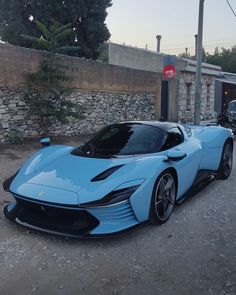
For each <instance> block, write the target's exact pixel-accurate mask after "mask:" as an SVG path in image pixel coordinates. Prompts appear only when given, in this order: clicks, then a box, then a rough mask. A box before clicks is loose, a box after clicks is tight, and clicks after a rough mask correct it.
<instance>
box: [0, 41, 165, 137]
mask: <svg viewBox="0 0 236 295" xmlns="http://www.w3.org/2000/svg"><path fill="white" fill-rule="evenodd" d="M44 54H45V53H44V52H41V51H37V50H32V49H26V48H21V47H17V46H11V45H5V44H0V64H1V71H0V142H7V141H8V140H9V137H10V135H11V134H12V132H15V130H17V132H18V131H19V132H20V133H21V134H23V135H24V136H27V137H28V136H38V135H40V134H41V133H42V132H43V131H42V130H41V128H40V122H39V118H38V117H37V114H35V115H33V116H32V115H29V112H28V106H27V104H26V102H25V99H24V95H25V92H26V91H27V78H26V77H27V75H28V74H30V73H34V72H36V71H37V69H38V68H39V65H40V61H41V60H42V58H43V55H44ZM61 58H62V59H63V60H64V62H65V64H67V65H69V68H70V70H69V74H70V75H72V77H73V81H72V83H70V87H73V89H74V91H73V93H72V94H71V95H70V97H69V99H70V100H71V101H74V102H76V103H77V104H79V105H80V106H81V108H83V110H84V118H83V119H81V120H72V121H71V122H70V124H68V125H65V126H62V125H61V124H59V123H56V122H51V126H50V134H52V135H78V134H92V133H94V132H95V131H97V130H98V129H100V128H101V127H103V126H104V125H106V124H108V123H113V122H117V121H123V120H152V119H156V118H158V116H159V109H158V106H159V104H160V103H159V101H160V95H161V94H160V91H161V75H160V74H158V73H154V72H148V71H142V70H135V69H128V68H125V67H120V66H114V65H109V64H104V63H101V62H96V61H89V60H85V59H79V58H72V57H65V56H61Z"/></svg>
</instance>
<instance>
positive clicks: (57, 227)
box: [4, 199, 100, 236]
mask: <svg viewBox="0 0 236 295" xmlns="http://www.w3.org/2000/svg"><path fill="white" fill-rule="evenodd" d="M5 211H7V214H5V216H6V217H7V218H8V219H10V220H13V218H12V217H13V216H14V220H15V221H17V220H19V222H20V223H22V224H23V225H24V224H28V226H29V227H30V226H32V227H37V228H40V229H42V230H45V231H53V232H58V234H60V233H61V234H64V235H69V236H70V235H72V236H81V235H85V234H88V233H89V232H91V231H92V230H93V229H95V228H96V227H97V226H98V225H99V223H100V222H99V220H98V219H97V218H96V217H94V216H93V215H92V214H91V213H89V212H88V211H86V210H72V209H65V208H57V207H52V206H47V205H40V204H37V203H32V202H29V201H25V200H20V199H18V200H17V203H16V205H15V206H14V208H13V211H14V212H11V211H10V212H8V210H7V208H6V209H5ZM4 213H5V212H4ZM9 217H10V218H9Z"/></svg>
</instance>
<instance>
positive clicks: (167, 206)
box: [3, 121, 233, 237]
mask: <svg viewBox="0 0 236 295" xmlns="http://www.w3.org/2000/svg"><path fill="white" fill-rule="evenodd" d="M46 143H47V142H46ZM232 161H233V139H232V132H231V130H230V129H226V128H223V127H219V126H182V125H180V124H177V123H168V122H158V121H154V122H149V121H148V122H143V121H142V122H140V121H134V122H123V123H119V124H112V125H109V126H107V127H105V128H103V129H102V130H101V131H99V132H98V133H97V134H96V135H95V136H94V137H93V138H92V139H91V140H89V141H88V142H86V143H85V144H83V145H81V146H79V147H71V146H65V145H54V146H49V147H45V148H42V149H40V150H39V151H38V152H37V153H36V154H34V155H33V156H32V157H31V158H30V159H29V160H27V161H26V162H25V163H24V165H23V166H22V167H21V168H20V169H19V171H18V172H17V173H16V174H15V175H13V176H12V177H11V178H9V179H7V180H6V181H5V182H4V184H3V187H4V189H5V190H7V191H9V192H10V193H11V194H12V196H13V198H14V202H12V203H10V204H8V206H6V207H5V208H4V213H5V216H6V217H7V218H8V219H10V220H12V221H16V222H17V223H20V224H21V225H24V226H27V227H30V228H33V229H38V230H41V231H45V232H49V233H55V234H61V235H66V236H72V237H78V236H79V237H81V236H83V237H84V236H97V235H107V234H115V233H120V232H122V231H124V230H127V229H130V228H132V227H134V226H136V225H138V224H140V223H142V222H145V221H150V222H151V223H153V224H162V223H164V222H166V221H167V220H168V218H169V217H170V215H171V213H172V211H173V209H174V206H175V204H176V203H181V201H182V200H183V199H184V198H185V196H186V195H187V194H186V193H187V192H188V191H189V190H190V188H191V187H193V186H194V187H195V186H196V185H197V184H199V183H200V182H202V181H203V180H205V179H206V178H207V177H209V175H214V174H217V175H218V176H219V177H220V178H221V179H226V178H228V177H229V175H230V172H231V169H232Z"/></svg>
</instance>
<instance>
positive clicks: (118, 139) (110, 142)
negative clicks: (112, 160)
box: [73, 123, 165, 156]
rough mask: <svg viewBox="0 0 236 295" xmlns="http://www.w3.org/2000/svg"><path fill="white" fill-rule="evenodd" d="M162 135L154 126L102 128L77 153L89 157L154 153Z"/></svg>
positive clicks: (125, 125) (129, 125)
mask: <svg viewBox="0 0 236 295" xmlns="http://www.w3.org/2000/svg"><path fill="white" fill-rule="evenodd" d="M164 134H165V132H164V131H163V130H162V129H160V128H158V127H155V126H149V125H144V124H137V123H123V124H113V125H109V126H107V127H105V128H103V129H102V130H101V131H100V132H98V133H97V134H96V135H95V136H94V137H93V138H92V139H91V140H89V141H88V142H87V143H85V144H84V145H83V146H81V147H80V148H78V149H77V152H79V153H80V154H81V153H82V154H86V155H91V156H92V155H94V156H99V155H101V156H117V155H136V154H147V153H155V152H158V151H160V147H161V145H162V143H163V138H164ZM73 154H75V153H74V152H73Z"/></svg>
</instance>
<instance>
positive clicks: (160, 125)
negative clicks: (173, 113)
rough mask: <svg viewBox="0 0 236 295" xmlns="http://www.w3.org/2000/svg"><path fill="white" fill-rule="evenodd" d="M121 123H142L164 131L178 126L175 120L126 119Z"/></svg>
mask: <svg viewBox="0 0 236 295" xmlns="http://www.w3.org/2000/svg"><path fill="white" fill-rule="evenodd" d="M120 124H142V125H149V126H154V127H158V128H160V129H162V130H164V131H168V130H169V129H170V128H173V127H178V125H177V124H176V123H173V122H162V121H125V122H121V123H120Z"/></svg>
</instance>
